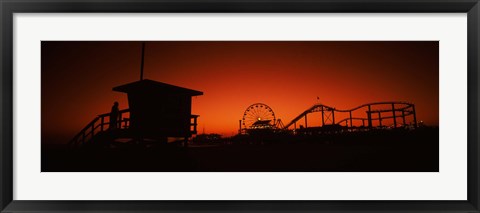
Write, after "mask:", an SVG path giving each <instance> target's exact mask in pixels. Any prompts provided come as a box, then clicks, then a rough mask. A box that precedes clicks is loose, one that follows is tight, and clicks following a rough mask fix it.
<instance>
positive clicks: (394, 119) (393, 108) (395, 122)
mask: <svg viewBox="0 0 480 213" xmlns="http://www.w3.org/2000/svg"><path fill="white" fill-rule="evenodd" d="M402 111H403V110H402ZM392 112H393V128H397V116H396V115H395V114H396V112H395V104H394V103H392Z"/></svg>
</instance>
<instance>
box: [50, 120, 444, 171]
mask: <svg viewBox="0 0 480 213" xmlns="http://www.w3.org/2000/svg"><path fill="white" fill-rule="evenodd" d="M438 134H439V132H438V128H423V129H419V130H415V131H406V130H399V131H380V132H366V133H347V134H341V135H322V136H285V135H283V136H277V137H275V136H271V137H265V138H262V139H261V140H257V139H251V138H250V139H249V138H248V137H247V138H233V139H230V141H228V142H229V144H214V145H202V144H200V145H195V146H193V145H192V146H190V147H188V148H184V147H178V146H176V145H174V144H170V145H159V146H153V147H150V148H146V147H144V146H138V145H128V146H125V147H123V148H117V149H76V150H69V149H67V148H66V146H55V147H53V146H52V147H49V146H43V147H42V172H192V171H195V172H197V171H198V172H438V168H439V137H438Z"/></svg>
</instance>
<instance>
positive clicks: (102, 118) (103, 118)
mask: <svg viewBox="0 0 480 213" xmlns="http://www.w3.org/2000/svg"><path fill="white" fill-rule="evenodd" d="M104 123H105V117H104V116H102V117H101V123H100V131H102V132H103V125H104Z"/></svg>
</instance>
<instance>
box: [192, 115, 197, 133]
mask: <svg viewBox="0 0 480 213" xmlns="http://www.w3.org/2000/svg"><path fill="white" fill-rule="evenodd" d="M193 131H194V132H195V133H196V132H197V116H195V117H193Z"/></svg>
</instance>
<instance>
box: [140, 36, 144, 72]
mask: <svg viewBox="0 0 480 213" xmlns="http://www.w3.org/2000/svg"><path fill="white" fill-rule="evenodd" d="M144 62H145V42H143V43H142V63H141V64H140V81H141V80H143V64H144Z"/></svg>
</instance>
